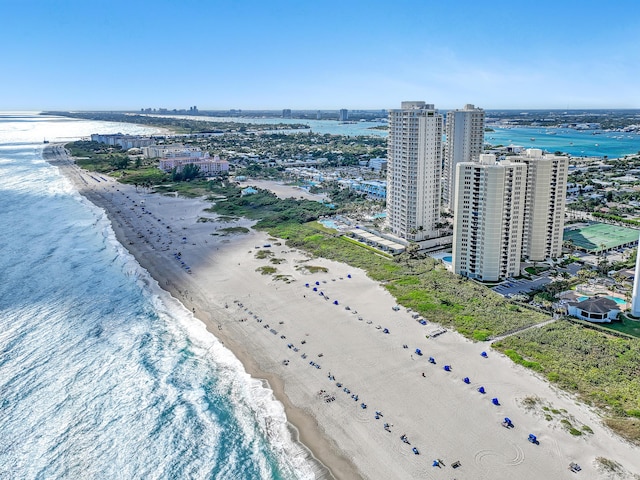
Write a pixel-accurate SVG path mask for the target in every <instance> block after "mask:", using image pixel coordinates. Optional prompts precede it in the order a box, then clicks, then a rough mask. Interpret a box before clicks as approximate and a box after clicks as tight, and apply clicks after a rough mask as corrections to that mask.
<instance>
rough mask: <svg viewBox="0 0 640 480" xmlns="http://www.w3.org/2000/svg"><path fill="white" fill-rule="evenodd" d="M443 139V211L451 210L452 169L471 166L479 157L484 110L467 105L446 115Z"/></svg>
mask: <svg viewBox="0 0 640 480" xmlns="http://www.w3.org/2000/svg"><path fill="white" fill-rule="evenodd" d="M445 135H446V142H445V147H444V172H443V181H442V201H443V206H444V207H446V208H447V209H449V210H453V206H454V205H453V204H454V202H455V198H456V192H455V186H456V181H455V175H456V165H458V164H459V163H461V162H473V161H474V160H477V159H478V156H479V155H480V154H481V153H483V148H484V110H483V109H482V108H477V107H475V106H473V105H472V104H467V105H465V106H464V108H463V109H460V110H452V111H450V112H447V118H446V122H445Z"/></svg>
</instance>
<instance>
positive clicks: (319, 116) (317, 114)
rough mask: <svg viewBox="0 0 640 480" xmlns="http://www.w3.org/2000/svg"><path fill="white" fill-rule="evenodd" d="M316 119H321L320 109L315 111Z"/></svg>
mask: <svg viewBox="0 0 640 480" xmlns="http://www.w3.org/2000/svg"><path fill="white" fill-rule="evenodd" d="M316 119H317V120H322V112H321V111H320V110H318V111H317V112H316Z"/></svg>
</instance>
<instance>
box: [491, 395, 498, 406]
mask: <svg viewBox="0 0 640 480" xmlns="http://www.w3.org/2000/svg"><path fill="white" fill-rule="evenodd" d="M491 403H493V404H494V405H500V402H499V401H498V397H495V398H492V399H491Z"/></svg>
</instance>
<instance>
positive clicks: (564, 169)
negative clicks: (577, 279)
mask: <svg viewBox="0 0 640 480" xmlns="http://www.w3.org/2000/svg"><path fill="white" fill-rule="evenodd" d="M510 160H511V161H513V162H522V163H526V164H527V185H526V198H525V211H524V226H523V232H522V256H523V257H524V258H527V259H528V260H531V261H544V260H546V259H547V258H557V257H559V256H561V255H562V234H563V231H564V207H565V203H566V197H567V175H568V170H569V157H566V156H557V155H545V154H543V153H542V150H540V149H537V148H530V149H528V150H527V151H526V153H525V155H518V156H515V157H510Z"/></svg>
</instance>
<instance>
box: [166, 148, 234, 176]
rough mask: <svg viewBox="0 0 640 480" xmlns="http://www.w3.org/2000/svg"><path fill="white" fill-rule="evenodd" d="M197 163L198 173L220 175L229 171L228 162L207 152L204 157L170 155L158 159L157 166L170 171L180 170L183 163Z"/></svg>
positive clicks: (183, 165)
mask: <svg viewBox="0 0 640 480" xmlns="http://www.w3.org/2000/svg"><path fill="white" fill-rule="evenodd" d="M190 164H192V165H197V166H199V167H200V173H201V174H202V175H205V176H215V175H222V174H225V173H228V172H229V162H228V161H227V160H221V159H220V157H219V156H218V155H216V156H215V157H213V158H210V157H209V154H208V153H207V154H206V155H205V156H204V157H170V158H163V159H161V160H160V165H159V168H160V170H163V171H165V172H170V171H172V170H173V169H174V168H175V169H176V171H178V172H181V171H182V169H183V168H184V167H185V165H190Z"/></svg>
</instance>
